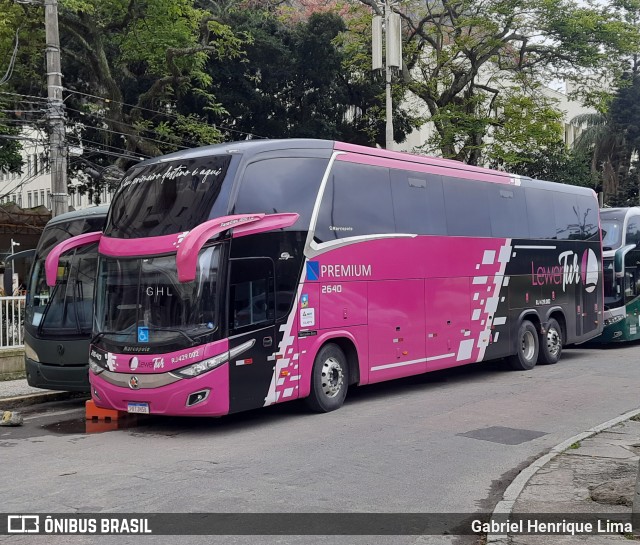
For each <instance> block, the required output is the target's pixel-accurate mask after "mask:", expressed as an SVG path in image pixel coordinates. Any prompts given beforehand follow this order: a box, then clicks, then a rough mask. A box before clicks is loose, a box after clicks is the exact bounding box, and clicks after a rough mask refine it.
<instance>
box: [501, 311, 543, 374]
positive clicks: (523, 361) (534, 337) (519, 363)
mask: <svg viewBox="0 0 640 545" xmlns="http://www.w3.org/2000/svg"><path fill="white" fill-rule="evenodd" d="M538 349H539V343H538V332H537V331H536V328H535V326H534V325H533V324H532V323H531V322H530V321H529V320H523V321H522V323H521V324H520V327H519V328H518V335H517V337H516V353H515V354H514V355H512V356H509V357H508V358H507V361H508V362H509V365H510V366H511V368H512V369H515V370H516V371H528V370H529V369H533V368H534V367H535V365H536V362H537V361H538Z"/></svg>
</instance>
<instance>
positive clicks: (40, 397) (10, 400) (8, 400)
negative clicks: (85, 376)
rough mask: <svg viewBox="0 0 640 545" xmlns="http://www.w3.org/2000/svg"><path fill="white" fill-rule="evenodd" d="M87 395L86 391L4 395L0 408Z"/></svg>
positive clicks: (13, 407)
mask: <svg viewBox="0 0 640 545" xmlns="http://www.w3.org/2000/svg"><path fill="white" fill-rule="evenodd" d="M88 395H89V393H88V392H87V393H85V392H42V393H37V394H26V395H21V396H15V397H5V398H2V399H0V410H7V409H15V408H17V407H27V406H30V405H38V404H39V403H47V402H49V401H63V400H65V399H73V398H77V397H78V398H79V397H88Z"/></svg>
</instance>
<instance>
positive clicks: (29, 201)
mask: <svg viewBox="0 0 640 545" xmlns="http://www.w3.org/2000/svg"><path fill="white" fill-rule="evenodd" d="M27 205H28V206H29V208H33V199H32V198H31V191H29V192H28V193H27Z"/></svg>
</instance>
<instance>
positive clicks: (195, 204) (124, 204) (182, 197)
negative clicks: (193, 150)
mask: <svg viewBox="0 0 640 545" xmlns="http://www.w3.org/2000/svg"><path fill="white" fill-rule="evenodd" d="M230 162H231V157H230V156H228V155H226V156H213V157H199V158H194V159H184V160H182V161H172V162H162V163H157V164H152V165H140V166H136V167H134V168H132V169H131V171H130V172H128V173H127V175H126V176H125V177H124V179H123V180H122V182H121V184H120V187H119V189H118V192H117V193H116V196H115V197H114V199H113V202H112V203H111V209H110V212H109V213H110V220H109V221H108V222H107V228H106V230H105V235H106V236H109V237H114V238H143V237H155V236H162V235H170V234H174V233H180V232H182V231H189V230H190V229H193V228H194V227H195V226H196V225H199V224H200V223H202V222H204V221H207V220H208V219H210V214H211V210H212V208H213V205H214V203H215V202H216V201H217V199H218V197H219V195H220V191H221V189H222V184H223V182H224V180H225V177H226V175H227V170H228V168H229V164H230ZM221 215H223V214H221Z"/></svg>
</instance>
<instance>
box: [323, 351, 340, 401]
mask: <svg viewBox="0 0 640 545" xmlns="http://www.w3.org/2000/svg"><path fill="white" fill-rule="evenodd" d="M343 384H344V373H343V371H342V365H340V362H339V361H338V360H337V359H336V358H327V359H326V360H325V361H324V363H323V364H322V391H323V392H324V394H325V395H326V396H327V397H336V396H337V395H338V394H339V393H340V390H342V385H343Z"/></svg>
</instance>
